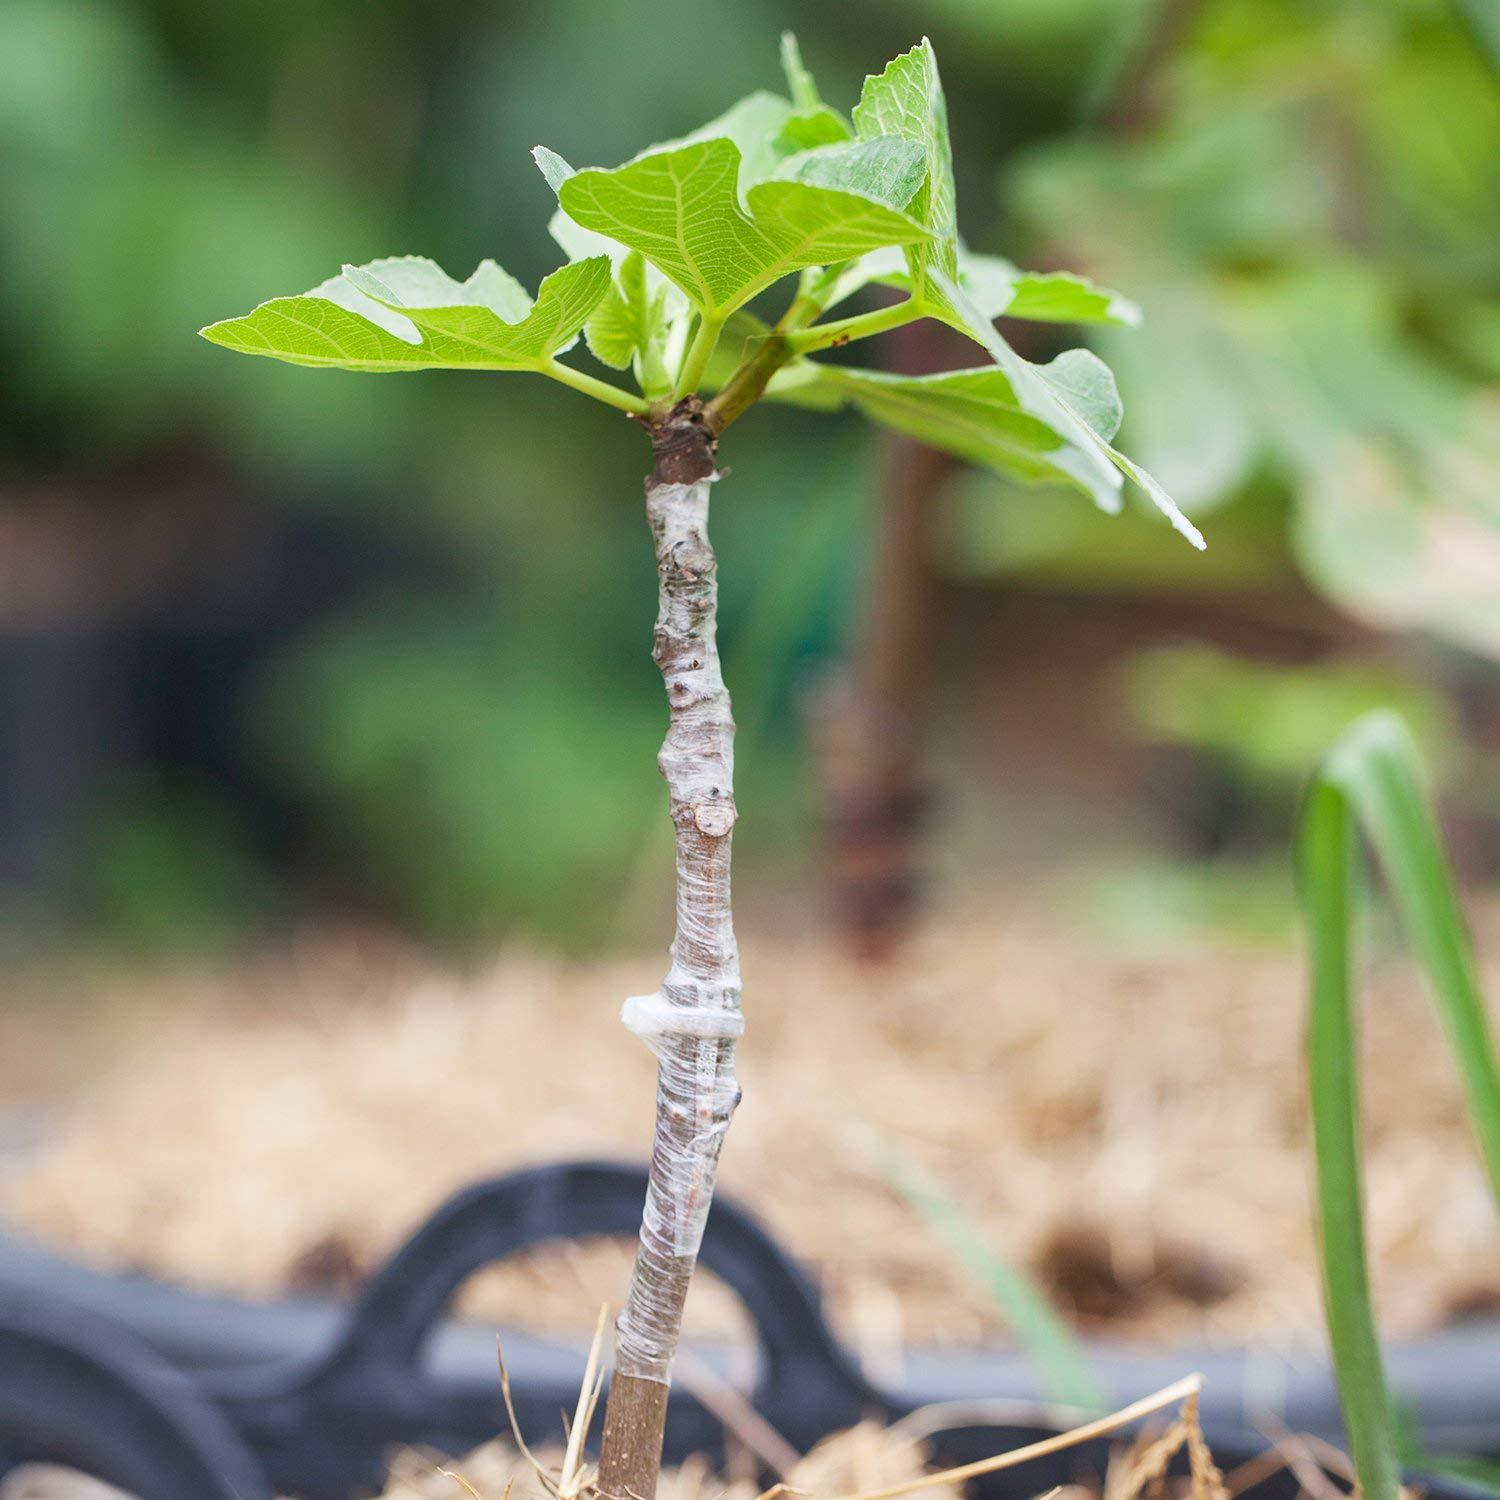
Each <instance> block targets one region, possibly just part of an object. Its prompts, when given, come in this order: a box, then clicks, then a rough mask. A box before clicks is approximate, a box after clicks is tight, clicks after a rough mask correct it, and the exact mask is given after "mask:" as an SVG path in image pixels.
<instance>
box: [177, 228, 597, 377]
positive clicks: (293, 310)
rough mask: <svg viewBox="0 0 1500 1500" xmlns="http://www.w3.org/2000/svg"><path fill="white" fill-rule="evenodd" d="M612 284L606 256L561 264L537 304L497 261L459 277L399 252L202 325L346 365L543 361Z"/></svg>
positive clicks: (527, 365) (272, 351)
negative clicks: (300, 291) (241, 313)
mask: <svg viewBox="0 0 1500 1500" xmlns="http://www.w3.org/2000/svg"><path fill="white" fill-rule="evenodd" d="M608 286H609V262H608V260H607V259H605V258H604V257H602V256H596V257H593V258H591V259H589V260H581V261H575V262H573V263H572V264H571V265H567V266H564V267H563V268H562V269H561V270H559V271H554V272H553V273H552V275H550V276H549V277H547V279H546V280H545V281H544V282H543V283H542V285H541V288H540V290H539V291H538V294H537V298H536V301H535V302H534V303H533V302H532V300H531V298H530V297H529V296H528V295H527V293H526V292H525V291H524V289H523V288H522V287H521V286H520V285H519V284H518V283H517V282H516V281H515V280H514V279H513V278H512V277H510V276H508V275H507V274H506V273H505V272H504V271H502V270H501V269H500V267H499V266H497V265H496V264H495V263H494V261H483V262H481V264H480V266H479V268H478V269H477V270H476V271H475V272H474V274H473V275H472V276H470V277H469V279H468V280H467V281H462V282H460V281H454V280H453V278H452V277H450V276H448V275H446V274H445V273H444V272H443V271H442V269H441V268H440V267H439V266H437V265H436V264H435V263H434V262H432V261H430V260H424V259H422V258H421V257H419V256H398V257H395V258H392V259H387V260H377V261H371V262H370V264H369V265H367V266H349V267H346V268H345V270H344V271H343V272H342V273H341V274H340V275H338V276H335V277H333V278H332V279H331V280H329V281H325V282H324V283H323V284H322V285H321V286H316V287H314V288H313V289H312V291H310V292H305V293H303V294H302V295H301V296H298V297H278V298H276V299H274V300H272V301H270V302H263V303H262V304H261V305H260V306H259V307H257V308H256V309H255V310H254V311H253V312H249V313H247V314H245V316H244V317H241V318H230V319H227V320H226V321H224V322H222V323H213V324H210V325H209V326H208V327H207V328H205V329H203V330H202V333H203V337H204V338H206V339H208V340H209V341H210V342H211V343H215V344H222V345H224V346H225V347H226V348H229V349H237V350H239V351H240V352H242V353H245V354H263V355H266V356H268V357H270V358H272V359H281V360H286V361H287V362H288V363H290V364H297V365H320V366H325V367H331V368H334V369H341V370H367V371H389V370H422V369H476V370H526V369H537V368H539V367H541V366H543V365H546V364H547V363H548V362H549V361H550V360H551V359H552V358H553V356H554V355H557V354H559V353H561V352H563V351H564V350H565V349H567V348H569V347H570V346H571V345H572V343H573V341H574V340H575V339H576V338H577V336H578V331H579V329H580V328H582V327H583V324H584V322H585V320H586V319H587V318H588V316H589V314H590V313H591V312H593V310H594V308H595V307H596V306H597V304H598V302H599V300H600V298H601V297H603V296H604V293H605V291H606V289H607V288H608Z"/></svg>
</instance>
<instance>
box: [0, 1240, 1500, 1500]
mask: <svg viewBox="0 0 1500 1500" xmlns="http://www.w3.org/2000/svg"><path fill="white" fill-rule="evenodd" d="M0 1288H4V1289H6V1290H9V1291H11V1292H15V1293H20V1294H22V1295H24V1294H26V1293H27V1292H35V1293H38V1294H46V1295H49V1296H56V1297H61V1298H62V1299H64V1300H65V1301H67V1302H69V1303H71V1304H73V1305H74V1306H77V1307H81V1308H83V1309H85V1310H86V1311H88V1312H92V1313H95V1314H97V1315H99V1316H101V1317H104V1318H107V1319H109V1320H111V1321H112V1322H114V1323H116V1324H118V1325H121V1326H123V1327H125V1328H127V1329H129V1330H130V1331H131V1332H132V1333H133V1334H134V1335H135V1336H136V1337H137V1338H139V1339H140V1340H141V1341H142V1342H143V1343H145V1344H146V1345H147V1346H149V1347H150V1348H152V1349H153V1350H155V1351H156V1352H157V1353H158V1354H159V1355H161V1356H162V1357H164V1358H165V1359H166V1360H167V1361H168V1362H169V1363H171V1364H172V1365H174V1366H175V1367H177V1368H179V1369H183V1370H186V1371H192V1372H197V1373H201V1374H205V1375H212V1374H215V1373H217V1374H220V1375H223V1374H225V1373H227V1372H232V1371H234V1370H236V1369H243V1368H246V1367H252V1366H260V1365H264V1364H273V1363H282V1362H288V1363H290V1362H303V1361H307V1360H309V1359H311V1358H313V1357H314V1356H316V1354H317V1353H319V1352H320V1351H321V1350H323V1349H325V1348H327V1347H328V1346H329V1345H330V1344H331V1343H332V1342H333V1340H334V1339H335V1338H336V1337H337V1334H338V1331H339V1330H340V1328H341V1327H342V1326H343V1323H344V1320H345V1318H346V1315H347V1311H348V1306H347V1304H345V1303H343V1302H341V1301H338V1300H336V1299H332V1298H298V1299H287V1300H281V1301H274V1302H257V1301H252V1300H248V1299H243V1298H237V1297H231V1296H226V1295H222V1294H219V1293H210V1292H204V1291H196V1290H187V1289H183V1288H180V1287H176V1286H172V1285H170V1284H167V1283H164V1282H161V1281H157V1280H154V1279H152V1278H150V1277H146V1276H140V1275H134V1274H128V1273H116V1272H108V1271H101V1270H97V1269H92V1268H89V1267H86V1266H83V1265H80V1264H78V1263H77V1262H75V1261H73V1260H70V1259H68V1258H67V1257H65V1256H62V1255H59V1254H57V1253H56V1252H54V1251H51V1250H48V1249H46V1248H44V1247H43V1246H41V1245H39V1244H37V1243H35V1242H33V1241H30V1240H28V1239H25V1238H23V1237H20V1236H17V1235H14V1234H6V1233H3V1232H0ZM505 1348H506V1361H507V1364H508V1366H509V1367H510V1369H511V1373H512V1375H513V1377H514V1380H515V1384H516V1385H517V1387H518V1388H524V1387H526V1386H542V1387H546V1388H548V1389H549V1390H550V1389H552V1388H557V1389H573V1390H576V1388H577V1383H578V1380H579V1378H580V1376H581V1372H582V1358H583V1353H582V1349H581V1347H579V1348H573V1347H570V1346H569V1345H568V1344H567V1343H566V1342H564V1341H557V1340H548V1339H545V1338H541V1337H537V1336H535V1335H526V1334H522V1333H515V1334H507V1335H506V1340H505ZM697 1352H698V1354H699V1357H700V1359H702V1360H703V1361H704V1362H706V1363H707V1364H708V1365H709V1366H710V1367H711V1368H716V1369H720V1370H722V1369H723V1368H725V1365H726V1356H725V1352H724V1351H721V1350H713V1349H703V1350H699V1351H697ZM1088 1353H1089V1360H1090V1368H1091V1370H1092V1371H1093V1373H1094V1375H1095V1376H1096V1378H1097V1379H1098V1381H1099V1382H1100V1384H1101V1385H1102V1386H1103V1387H1104V1389H1105V1391H1106V1393H1107V1394H1108V1395H1109V1397H1110V1398H1111V1399H1112V1400H1115V1401H1118V1402H1119V1403H1120V1404H1122V1405H1123V1404H1124V1403H1125V1402H1127V1401H1131V1400H1135V1399H1138V1398H1139V1397H1140V1396H1141V1395H1143V1394H1145V1393H1147V1392H1149V1391H1151V1390H1155V1389H1158V1388H1160V1387H1162V1386H1165V1385H1168V1384H1170V1383H1171V1382H1173V1381H1175V1380H1177V1379H1180V1378H1181V1377H1182V1376H1183V1375H1184V1374H1186V1373H1189V1372H1192V1371H1196V1372H1199V1373H1201V1374H1202V1375H1203V1376H1204V1391H1203V1395H1202V1398H1201V1403H1200V1410H1201V1414H1202V1419H1203V1425H1204V1429H1205V1431H1206V1433H1207V1434H1208V1435H1209V1437H1210V1440H1211V1441H1212V1442H1213V1443H1214V1444H1215V1446H1217V1447H1221V1448H1223V1449H1224V1450H1225V1451H1230V1452H1253V1451H1257V1450H1259V1449H1263V1448H1264V1447H1265V1446H1267V1444H1268V1442H1269V1441H1270V1440H1269V1438H1268V1437H1267V1435H1266V1432H1265V1431H1264V1430H1263V1427H1264V1421H1263V1417H1262V1414H1269V1415H1270V1416H1271V1417H1273V1418H1274V1419H1275V1420H1276V1421H1279V1422H1280V1423H1281V1424H1282V1425H1283V1426H1285V1427H1287V1428H1290V1429H1291V1430H1293V1431H1297V1432H1307V1433H1313V1434H1316V1435H1318V1436H1321V1437H1325V1438H1327V1439H1329V1440H1330V1441H1339V1440H1340V1439H1341V1432H1342V1424H1341V1420H1340V1417H1339V1411H1338V1401H1337V1394H1336V1391H1335V1388H1334V1384H1333V1381H1332V1377H1331V1375H1330V1372H1329V1368H1328V1365H1327V1362H1326V1361H1325V1360H1324V1359H1323V1358H1322V1357H1321V1356H1319V1355H1317V1354H1314V1353H1311V1352H1308V1351H1298V1352H1293V1353H1288V1352H1285V1351H1277V1350H1271V1349H1266V1350H1257V1349H1253V1348H1252V1349H1237V1348H1208V1349H1205V1348H1192V1347H1183V1348H1173V1349H1165V1350H1163V1349H1149V1350H1147V1349H1139V1348H1133V1347H1131V1346H1128V1345H1123V1344H1120V1343H1109V1342H1100V1343H1095V1344H1091V1345H1090V1347H1089V1350H1088ZM427 1362H428V1366H429V1368H430V1369H431V1370H432V1371H433V1373H434V1374H435V1375H437V1376H439V1377H440V1378H441V1379H442V1381H443V1383H444V1384H449V1383H451V1384H453V1385H454V1386H455V1387H460V1388H461V1387H468V1386H471V1385H472V1386H474V1387H475V1388H476V1389H483V1390H492V1389H493V1386H494V1382H495V1350H494V1334H493V1331H492V1330H491V1329H488V1328H484V1327H481V1326H478V1325H475V1324H470V1323H462V1322H458V1321H455V1320H448V1321H446V1322H445V1323H444V1324H443V1325H442V1326H441V1327H440V1328H439V1329H437V1330H436V1331H435V1333H434V1336H433V1339H432V1342H431V1343H430V1345H429V1346H428V1351H427ZM901 1366H902V1368H901V1374H900V1378H899V1380H898V1381H897V1382H895V1384H894V1385H888V1386H887V1387H886V1388H885V1390H884V1391H883V1392H882V1396H883V1399H884V1401H885V1403H886V1404H887V1405H888V1406H889V1408H890V1409H891V1410H894V1411H908V1410H912V1409H914V1408H916V1407H919V1406H927V1405H931V1404H933V1403H936V1402H945V1401H956V1402H964V1403H973V1402H974V1401H975V1400H976V1399H994V1400H996V1401H1002V1402H1014V1403H1018V1404H1019V1405H1020V1406H1022V1407H1025V1406H1032V1407H1036V1408H1041V1407H1042V1406H1043V1405H1044V1402H1043V1395H1042V1392H1041V1390H1040V1389H1039V1388H1038V1385H1037V1382H1036V1379H1035V1377H1034V1374H1033V1372H1032V1370H1031V1368H1030V1367H1029V1365H1028V1364H1027V1362H1026V1360H1025V1359H1024V1358H1023V1357H1022V1356H1021V1355H1019V1354H1018V1353H1016V1352H1014V1351H1010V1350H939V1349H918V1350H913V1351H909V1352H908V1353H907V1354H906V1355H905V1356H903V1358H902V1360H901ZM1387 1368H1388V1373H1389V1377H1390V1383H1391V1386H1392V1389H1393V1392H1394V1393H1395V1395H1396V1398H1397V1400H1398V1401H1399V1402H1400V1403H1401V1404H1402V1406H1403V1408H1404V1409H1405V1410H1407V1411H1409V1412H1411V1414H1412V1416H1413V1420H1414V1422H1415V1424H1416V1426H1417V1428H1418V1430H1419V1431H1420V1433H1421V1436H1422V1440H1423V1442H1424V1444H1425V1446H1426V1448H1427V1450H1428V1451H1430V1452H1433V1453H1466V1454H1487V1455H1493V1456H1500V1319H1497V1320H1486V1321H1482V1322H1476V1323H1472V1324H1466V1325H1463V1326H1461V1327H1458V1328H1454V1329H1451V1330H1446V1331H1444V1332H1442V1333H1439V1334H1434V1335H1432V1336H1429V1337H1427V1338H1425V1339H1420V1340H1415V1341H1411V1342H1408V1343H1404V1344H1398V1345H1395V1346H1394V1347H1392V1348H1391V1349H1390V1350H1389V1351H1388V1356H1387ZM1443 1483H1444V1485H1445V1486H1450V1487H1451V1482H1450V1481H1447V1480H1444V1481H1443ZM1476 1493H1483V1491H1476Z"/></svg>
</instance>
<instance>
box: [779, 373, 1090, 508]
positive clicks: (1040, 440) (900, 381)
mask: <svg viewBox="0 0 1500 1500" xmlns="http://www.w3.org/2000/svg"><path fill="white" fill-rule="evenodd" d="M1018 358H1019V357H1018ZM1020 363H1021V364H1022V365H1024V366H1025V368H1026V371H1027V374H1026V377H1025V379H1026V381H1027V382H1029V383H1034V384H1035V385H1036V386H1038V387H1040V388H1044V389H1047V390H1051V391H1055V392H1057V393H1058V394H1059V395H1061V396H1066V397H1067V398H1068V399H1070V400H1072V401H1074V402H1076V403H1077V406H1078V408H1079V411H1080V421H1082V422H1085V423H1090V424H1097V426H1092V425H1090V426H1089V432H1090V434H1091V436H1090V437H1089V438H1088V439H1085V440H1082V441H1080V440H1079V438H1078V437H1077V436H1075V435H1073V434H1070V433H1069V432H1066V431H1060V430H1059V425H1058V424H1055V423H1054V422H1050V421H1048V420H1047V419H1046V418H1045V417H1044V416H1042V415H1039V414H1038V412H1037V411H1036V410H1035V407H1036V402H1035V401H1028V399H1027V396H1026V394H1025V392H1024V391H1023V390H1021V389H1018V386H1017V381H1016V375H1015V372H1014V371H1007V370H1004V369H1001V368H1000V367H999V366H998V365H986V366H982V367H981V368H978V369H973V370H956V371H951V372H948V373H945V374H940V375H893V374H887V373H885V372H883V371H879V370H861V369H854V368H850V367H848V366H843V365H818V366H816V367H813V368H815V369H816V371H817V373H816V375H815V376H808V375H807V374H805V373H802V374H800V375H799V374H792V375H790V376H789V377H788V378H786V379H784V380H781V381H779V382H777V383H775V384H773V387H772V394H773V395H774V396H776V397H778V398H779V399H782V400H798V401H801V402H802V403H803V404H813V403H812V401H811V400H810V399H809V396H810V395H811V392H810V391H809V386H811V388H812V391H818V390H821V391H824V392H833V393H836V394H838V395H840V396H842V397H843V398H844V399H846V400H848V401H850V402H852V403H853V404H854V405H855V406H857V407H858V408H859V409H860V410H861V411H863V412H864V413H865V415H867V416H868V417H870V418H872V419H873V420H875V421H877V422H882V423H884V424H885V425H886V426H887V427H893V428H895V429H896V430H897V431H898V432H904V433H906V434H907V435H908V436H910V437H914V438H917V439H919V440H920V441H921V442H924V443H927V444H929V445H930V446H931V447H934V448H941V449H944V450H945V451H946V452H949V453H956V454H958V455H959V456H960V457H961V458H965V459H968V460H969V461H970V462H971V463H976V464H980V465H982V466H983V467H985V468H988V469H993V470H995V471H996V472H997V473H1001V474H1004V475H1007V476H1009V477H1011V478H1016V479H1022V480H1026V481H1030V482H1053V483H1063V484H1068V485H1071V486H1073V487H1075V488H1078V489H1081V490H1082V491H1083V492H1084V493H1085V494H1087V495H1089V496H1090V497H1091V498H1092V499H1093V500H1094V501H1095V502H1096V503H1098V504H1099V505H1100V506H1101V507H1103V508H1104V509H1118V508H1119V481H1118V479H1117V478H1116V477H1115V476H1114V475H1113V473H1112V471H1111V470H1110V469H1109V468H1108V467H1106V466H1102V465H1100V464H1099V462H1098V457H1097V449H1096V445H1095V444H1096V440H1098V441H1107V438H1106V437H1105V434H1111V435H1112V434H1113V432H1114V429H1115V428H1116V427H1117V426H1118V425H1119V421H1120V406H1119V398H1118V397H1117V396H1116V394H1115V390H1114V380H1113V378H1112V377H1111V376H1110V373H1109V370H1108V369H1107V368H1106V367H1105V366H1104V365H1103V364H1102V363H1101V362H1100V361H1099V360H1098V359H1096V358H1095V357H1094V356H1093V355H1091V354H1089V353H1088V352H1087V351H1085V350H1082V349H1074V350H1070V351H1068V352H1067V353H1066V354H1063V355H1060V356H1058V358H1057V359H1055V360H1053V361H1052V363H1051V364H1049V365H1030V364H1027V363H1026V361H1024V360H1021V361H1020ZM1084 413H1087V416H1084V415H1083V414H1084Z"/></svg>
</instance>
